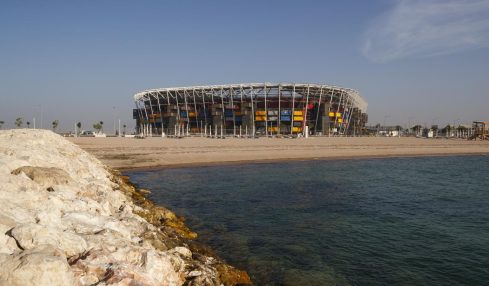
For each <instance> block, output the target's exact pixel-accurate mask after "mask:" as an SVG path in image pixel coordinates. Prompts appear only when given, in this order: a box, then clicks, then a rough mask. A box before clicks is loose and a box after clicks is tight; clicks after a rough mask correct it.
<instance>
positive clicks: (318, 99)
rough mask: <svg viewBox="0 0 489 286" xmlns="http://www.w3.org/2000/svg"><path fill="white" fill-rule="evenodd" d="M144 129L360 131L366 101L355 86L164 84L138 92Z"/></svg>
mask: <svg viewBox="0 0 489 286" xmlns="http://www.w3.org/2000/svg"><path fill="white" fill-rule="evenodd" d="M134 100H135V102H136V109H134V111H133V118H134V119H135V120H136V125H137V129H138V132H139V133H144V134H153V135H190V134H202V133H206V134H219V135H220V134H223V135H242V136H244V135H250V136H260V135H262V136H270V135H299V134H302V135H306V132H307V133H308V134H311V135H325V136H327V135H359V134H362V133H363V132H364V131H365V124H366V122H367V121H368V116H367V113H366V111H367V102H366V101H365V100H364V99H363V98H362V97H361V96H360V94H359V93H358V92H357V91H356V90H353V89H349V88H342V87H336V86H329V85H320V84H297V83H280V84H273V83H252V84H229V85H209V86H191V87H176V88H161V89H152V90H146V91H142V92H139V93H137V94H135V95H134Z"/></svg>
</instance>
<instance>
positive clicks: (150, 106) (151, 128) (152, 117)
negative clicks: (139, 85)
mask: <svg viewBox="0 0 489 286" xmlns="http://www.w3.org/2000/svg"><path fill="white" fill-rule="evenodd" d="M151 96H153V97H154V95H153V94H152V93H150V94H149V96H148V100H149V108H150V110H151V120H152V121H153V122H151V120H150V121H149V128H150V133H151V134H153V129H155V132H156V122H155V114H154V112H153V103H151V102H152V101H153V100H152V99H151ZM151 123H153V127H151Z"/></svg>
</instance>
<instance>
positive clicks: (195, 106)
mask: <svg viewBox="0 0 489 286" xmlns="http://www.w3.org/2000/svg"><path fill="white" fill-rule="evenodd" d="M192 96H193V98H194V113H195V127H196V128H197V129H196V130H199V132H200V133H202V125H201V126H200V127H199V112H198V110H197V102H195V88H192Z"/></svg>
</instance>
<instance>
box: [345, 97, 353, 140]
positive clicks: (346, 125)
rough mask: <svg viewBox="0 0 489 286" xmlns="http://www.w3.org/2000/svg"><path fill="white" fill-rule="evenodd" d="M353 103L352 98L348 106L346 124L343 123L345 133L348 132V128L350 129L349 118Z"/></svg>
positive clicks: (351, 113)
mask: <svg viewBox="0 0 489 286" xmlns="http://www.w3.org/2000/svg"><path fill="white" fill-rule="evenodd" d="M350 96H351V95H350ZM353 103H354V101H353V98H352V99H351V100H350V106H349V107H348V119H347V121H346V124H345V130H346V133H347V134H348V130H349V129H350V120H351V118H352V115H353Z"/></svg>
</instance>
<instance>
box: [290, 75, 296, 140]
mask: <svg viewBox="0 0 489 286" xmlns="http://www.w3.org/2000/svg"><path fill="white" fill-rule="evenodd" d="M294 113H295V83H294V85H293V87H292V114H291V115H290V135H292V134H293V131H294Z"/></svg>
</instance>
